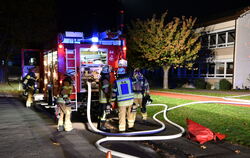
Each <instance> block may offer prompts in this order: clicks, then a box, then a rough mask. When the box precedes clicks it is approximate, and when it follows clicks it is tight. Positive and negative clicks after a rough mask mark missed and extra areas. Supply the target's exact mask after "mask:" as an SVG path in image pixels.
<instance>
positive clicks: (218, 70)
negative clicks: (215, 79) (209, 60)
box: [216, 63, 224, 74]
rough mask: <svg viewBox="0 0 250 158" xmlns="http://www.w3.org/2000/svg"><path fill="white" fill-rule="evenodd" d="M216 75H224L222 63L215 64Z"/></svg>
mask: <svg viewBox="0 0 250 158" xmlns="http://www.w3.org/2000/svg"><path fill="white" fill-rule="evenodd" d="M216 74H224V63H216Z"/></svg>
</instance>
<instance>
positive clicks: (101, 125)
mask: <svg viewBox="0 0 250 158" xmlns="http://www.w3.org/2000/svg"><path fill="white" fill-rule="evenodd" d="M105 123H106V121H103V120H101V121H99V122H98V129H99V130H101V131H104V132H110V129H108V128H106V127H105Z"/></svg>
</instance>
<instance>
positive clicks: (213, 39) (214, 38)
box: [209, 34, 216, 48]
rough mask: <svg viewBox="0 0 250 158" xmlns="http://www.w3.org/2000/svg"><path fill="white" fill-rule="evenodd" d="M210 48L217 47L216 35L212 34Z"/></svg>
mask: <svg viewBox="0 0 250 158" xmlns="http://www.w3.org/2000/svg"><path fill="white" fill-rule="evenodd" d="M209 47H210V48H215V47H216V34H211V35H210V42H209Z"/></svg>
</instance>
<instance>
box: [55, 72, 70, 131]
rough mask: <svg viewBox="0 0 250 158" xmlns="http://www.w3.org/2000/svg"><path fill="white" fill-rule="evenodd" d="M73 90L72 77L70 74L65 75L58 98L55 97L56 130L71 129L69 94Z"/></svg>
mask: <svg viewBox="0 0 250 158" xmlns="http://www.w3.org/2000/svg"><path fill="white" fill-rule="evenodd" d="M72 90H73V85H72V79H71V77H70V76H67V75H66V77H65V79H64V80H63V83H62V87H61V88H60V92H59V98H58V99H57V105H58V108H59V109H58V110H59V115H60V116H59V119H58V125H57V129H58V131H63V130H65V131H71V130H72V129H73V127H72V123H71V112H72V111H71V102H70V95H71V93H72Z"/></svg>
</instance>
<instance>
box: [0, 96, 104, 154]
mask: <svg viewBox="0 0 250 158" xmlns="http://www.w3.org/2000/svg"><path fill="white" fill-rule="evenodd" d="M0 124H1V126H0V139H1V141H0V157H1V158H14V157H16V158H33V157H36V158H64V157H67V158H74V157H77V158H78V157H81V158H90V157H93V158H95V157H98V158H102V157H103V158H104V157H105V156H106V154H105V153H102V152H100V151H99V150H97V149H96V148H95V146H94V145H93V144H94V142H95V141H96V140H98V136H96V135H95V136H91V135H93V134H92V133H90V132H88V131H86V130H82V129H83V128H84V126H83V124H82V123H77V122H75V123H74V127H75V129H76V130H74V131H73V132H71V133H66V132H62V133H57V132H56V130H55V129H56V123H55V122H54V121H53V119H51V118H49V117H48V116H47V115H45V114H44V113H41V112H36V111H34V110H32V109H30V108H26V107H24V105H23V103H21V102H20V101H18V100H17V99H15V98H5V97H4V98H3V97H0ZM99 137H100V136H99ZM54 140H56V142H57V143H55V141H54Z"/></svg>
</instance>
